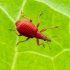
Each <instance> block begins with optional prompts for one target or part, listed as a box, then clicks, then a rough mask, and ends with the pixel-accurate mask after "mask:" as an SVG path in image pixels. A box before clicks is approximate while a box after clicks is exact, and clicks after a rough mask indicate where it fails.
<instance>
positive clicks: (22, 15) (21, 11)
mask: <svg viewBox="0 0 70 70" xmlns="http://www.w3.org/2000/svg"><path fill="white" fill-rule="evenodd" d="M20 13H21V16H22V17H23V18H25V19H28V20H29V21H30V22H32V20H31V19H30V18H28V17H27V16H24V15H23V13H22V11H21V12H20Z"/></svg>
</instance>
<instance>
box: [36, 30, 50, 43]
mask: <svg viewBox="0 0 70 70" xmlns="http://www.w3.org/2000/svg"><path fill="white" fill-rule="evenodd" d="M36 38H38V39H42V40H44V41H49V42H51V40H50V39H48V38H47V37H46V36H44V35H43V34H42V33H41V32H40V31H37V33H36Z"/></svg>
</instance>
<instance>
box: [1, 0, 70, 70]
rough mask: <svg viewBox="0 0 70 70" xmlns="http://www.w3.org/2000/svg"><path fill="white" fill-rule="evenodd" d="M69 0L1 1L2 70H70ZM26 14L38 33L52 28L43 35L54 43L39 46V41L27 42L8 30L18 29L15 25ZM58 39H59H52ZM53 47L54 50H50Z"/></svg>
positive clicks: (22, 37) (33, 39) (30, 40)
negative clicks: (36, 27)
mask: <svg viewBox="0 0 70 70" xmlns="http://www.w3.org/2000/svg"><path fill="white" fill-rule="evenodd" d="M69 7H70V0H63V1H61V0H57V1H55V0H54V1H53V0H10V1H9V0H1V1H0V69H1V70H69V69H70V18H69V17H70V8H69ZM21 10H22V11H23V14H24V15H25V16H27V17H28V18H30V19H32V22H33V24H34V25H37V24H38V16H39V15H40V13H43V14H42V16H41V18H40V26H39V30H41V29H43V28H51V27H54V26H59V28H54V29H52V30H51V29H50V30H47V31H45V32H44V33H43V34H44V35H45V36H47V37H48V38H49V39H51V42H49V45H48V43H47V42H46V41H45V42H44V41H42V40H40V43H44V45H45V48H43V46H42V45H40V46H38V45H37V43H36V39H35V38H32V39H29V40H28V41H26V42H23V43H20V44H19V45H18V46H16V43H17V42H19V41H20V40H25V39H26V37H24V36H21V37H18V36H17V35H16V34H15V32H13V31H10V30H9V29H10V28H12V29H16V27H15V22H16V21H17V20H18V19H23V18H22V17H21V13H20V12H21ZM53 36H57V37H56V38H52V37H53ZM49 46H50V47H51V50H50V49H49Z"/></svg>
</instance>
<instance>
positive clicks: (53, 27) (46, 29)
mask: <svg viewBox="0 0 70 70" xmlns="http://www.w3.org/2000/svg"><path fill="white" fill-rule="evenodd" d="M58 27H59V26H55V27H51V28H44V29H42V30H41V31H40V32H44V31H46V30H48V29H54V28H58Z"/></svg>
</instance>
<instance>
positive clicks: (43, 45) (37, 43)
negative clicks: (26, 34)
mask: <svg viewBox="0 0 70 70" xmlns="http://www.w3.org/2000/svg"><path fill="white" fill-rule="evenodd" d="M36 40H37V44H38V45H43V47H44V48H45V46H44V44H43V43H41V44H39V39H36Z"/></svg>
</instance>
